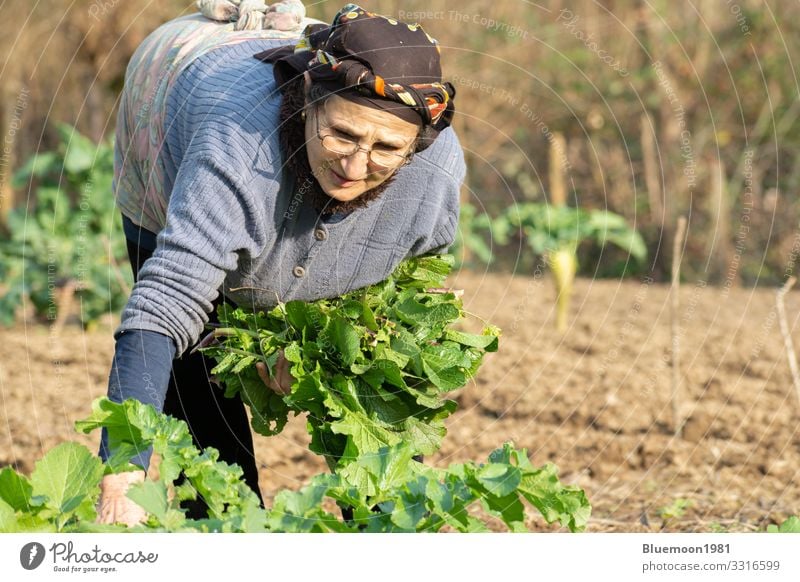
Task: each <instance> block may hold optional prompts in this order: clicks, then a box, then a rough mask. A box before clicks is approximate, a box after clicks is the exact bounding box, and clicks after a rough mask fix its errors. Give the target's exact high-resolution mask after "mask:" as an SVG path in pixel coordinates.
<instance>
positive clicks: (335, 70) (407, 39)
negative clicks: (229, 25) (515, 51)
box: [254, 4, 455, 138]
mask: <svg viewBox="0 0 800 582" xmlns="http://www.w3.org/2000/svg"><path fill="white" fill-rule="evenodd" d="M439 52H440V51H439V46H438V43H437V42H436V40H434V39H433V38H431V37H430V36H429V35H428V34H427V33H426V32H425V31H424V30H423V29H422V27H421V26H420V25H419V24H405V23H403V22H398V21H397V20H394V19H392V18H388V17H386V16H381V15H379V14H375V13H372V12H368V11H366V10H364V9H363V8H361V7H360V6H357V5H356V4H347V5H346V6H345V7H344V8H342V9H341V10H340V11H339V12H338V13H337V14H336V16H335V18H334V19H333V23H332V24H331V25H330V26H325V25H322V24H317V25H311V26H308V27H306V29H305V31H304V32H303V37H302V38H301V39H300V41H299V42H298V43H297V45H295V46H294V47H291V46H288V47H280V48H278V49H271V50H268V51H265V52H263V53H259V54H257V55H254V56H255V58H257V59H259V60H262V61H265V62H269V63H273V64H274V71H275V78H276V80H277V82H278V85H279V86H284V85H285V84H286V83H287V82H289V81H290V80H292V79H293V78H295V77H296V76H297V75H301V74H303V72H305V71H308V72H309V74H310V76H311V80H312V82H314V83H319V84H321V85H323V86H325V87H326V88H328V89H330V90H332V91H334V92H336V93H337V94H338V95H340V96H342V97H345V98H347V99H351V100H353V101H356V102H359V103H363V104H364V105H367V106H370V107H374V108H377V109H382V110H386V111H389V112H391V113H393V114H395V115H397V116H398V117H401V118H403V119H405V120H407V121H411V122H413V123H420V122H421V123H422V125H423V127H425V128H429V129H430V130H433V134H434V135H432V136H430V137H431V138H432V137H435V134H437V133H438V132H440V131H441V130H443V129H444V128H446V127H448V126H449V125H450V123H451V122H452V119H453V114H454V112H455V109H454V105H453V97H455V88H454V87H453V85H452V84H451V83H449V82H442V70H441V65H440V58H439ZM429 133H430V131H429Z"/></svg>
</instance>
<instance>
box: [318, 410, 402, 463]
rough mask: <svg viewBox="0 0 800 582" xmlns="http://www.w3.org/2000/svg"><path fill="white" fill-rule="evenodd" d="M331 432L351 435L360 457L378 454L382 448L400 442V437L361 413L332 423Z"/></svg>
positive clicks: (351, 414) (354, 413)
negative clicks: (367, 454)
mask: <svg viewBox="0 0 800 582" xmlns="http://www.w3.org/2000/svg"><path fill="white" fill-rule="evenodd" d="M331 430H333V432H334V433H336V434H346V435H349V436H350V438H351V439H352V441H353V444H354V445H355V446H356V448H357V450H358V454H359V455H364V454H366V453H374V452H378V451H379V450H380V449H381V447H386V446H390V445H393V444H395V443H397V442H399V440H400V438H399V437H398V435H396V434H395V433H393V432H391V431H389V430H387V429H385V428H382V427H380V426H378V425H377V424H375V423H374V422H372V421H371V420H370V419H369V418H368V417H367V416H366V415H365V414H363V413H361V412H352V413H350V414H348V415H347V416H346V417H345V418H343V419H342V420H337V421H336V422H333V423H331Z"/></svg>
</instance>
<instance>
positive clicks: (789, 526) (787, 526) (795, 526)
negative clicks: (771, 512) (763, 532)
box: [767, 515, 800, 533]
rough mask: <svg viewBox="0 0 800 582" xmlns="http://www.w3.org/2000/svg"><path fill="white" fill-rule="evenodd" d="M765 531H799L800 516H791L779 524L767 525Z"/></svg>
mask: <svg viewBox="0 0 800 582" xmlns="http://www.w3.org/2000/svg"><path fill="white" fill-rule="evenodd" d="M767 532H769V533H800V518H798V517H797V516H794V515H793V516H791V517H789V518H788V519H787V520H786V521H784V522H783V523H782V524H780V526H776V525H772V524H770V525H768V526H767Z"/></svg>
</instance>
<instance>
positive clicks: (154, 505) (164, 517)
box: [127, 481, 186, 530]
mask: <svg viewBox="0 0 800 582" xmlns="http://www.w3.org/2000/svg"><path fill="white" fill-rule="evenodd" d="M127 496H128V497H129V498H130V499H131V500H132V501H134V502H135V503H136V504H137V505H139V506H140V507H142V508H143V509H144V510H145V511H146V512H147V513H149V514H151V515H152V516H153V517H155V518H156V520H157V521H158V523H159V524H161V525H163V526H164V527H166V528H167V529H170V530H175V529H179V528H181V527H182V526H183V525H184V524H185V522H186V516H185V515H184V514H183V512H182V511H179V510H177V509H174V508H172V507H171V506H170V502H169V499H168V497H167V486H166V484H165V483H164V482H163V481H158V482H156V481H144V482H142V483H137V484H136V485H133V486H131V488H130V489H129V490H128V493H127Z"/></svg>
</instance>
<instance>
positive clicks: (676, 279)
mask: <svg viewBox="0 0 800 582" xmlns="http://www.w3.org/2000/svg"><path fill="white" fill-rule="evenodd" d="M685 233H686V217H685V216H681V217H680V218H678V226H677V228H676V229H675V239H674V240H673V243H672V288H671V289H670V295H671V303H670V318H669V319H670V335H671V339H672V350H671V352H672V357H671V358H670V359H671V363H672V392H671V394H670V403H671V404H672V426H673V429H674V433H675V436H681V432H682V431H683V419H682V418H681V414H680V402H679V400H680V382H681V360H680V327H679V324H678V319H679V313H678V310H679V309H680V297H679V291H680V286H681V252H682V250H683V242H684V237H685Z"/></svg>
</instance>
